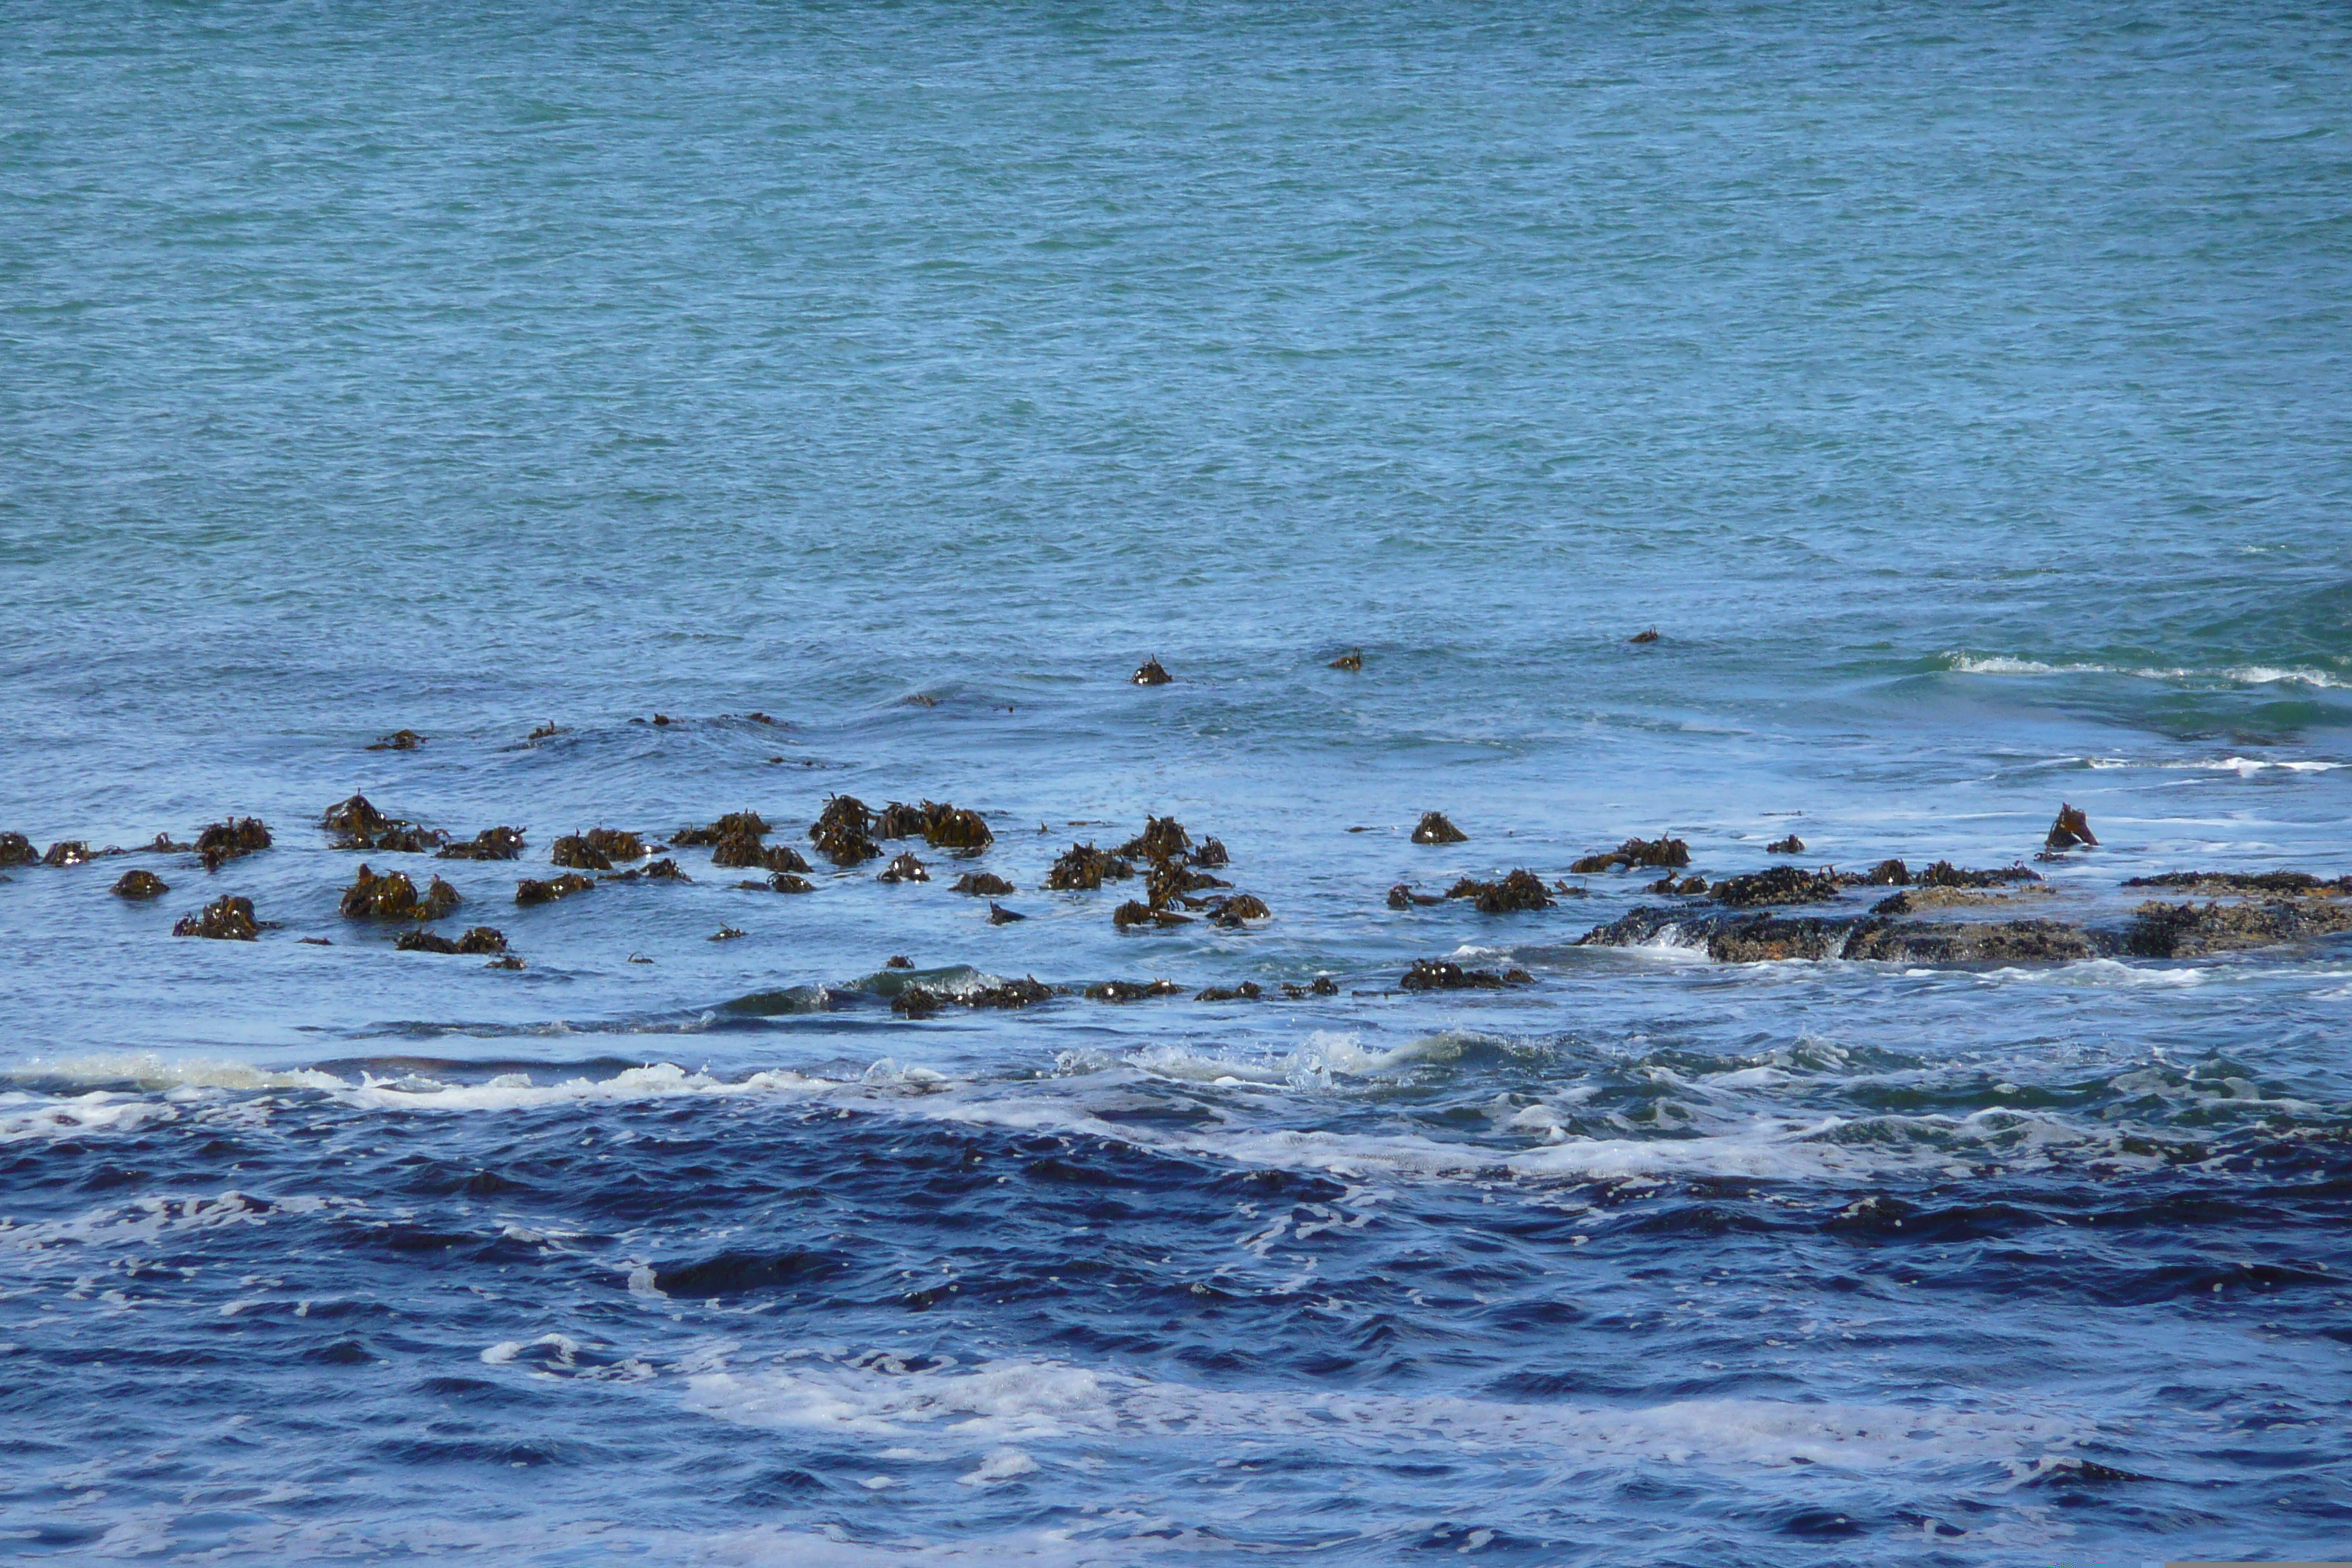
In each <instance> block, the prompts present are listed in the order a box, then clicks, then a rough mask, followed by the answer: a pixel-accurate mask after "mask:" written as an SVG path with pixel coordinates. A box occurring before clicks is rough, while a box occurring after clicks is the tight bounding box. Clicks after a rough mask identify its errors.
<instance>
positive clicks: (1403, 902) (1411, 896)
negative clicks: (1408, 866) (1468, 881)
mask: <svg viewBox="0 0 2352 1568" xmlns="http://www.w3.org/2000/svg"><path fill="white" fill-rule="evenodd" d="M1444 901H1445V900H1444V899H1443V898H1440V897H1439V896H1438V895H1437V894H1435V893H1416V892H1414V891H1413V890H1412V883H1410V882H1399V883H1398V884H1397V885H1396V886H1395V887H1393V888H1391V889H1389V908H1391V909H1392V910H1409V909H1412V907H1413V906H1414V905H1415V904H1442V903H1444Z"/></svg>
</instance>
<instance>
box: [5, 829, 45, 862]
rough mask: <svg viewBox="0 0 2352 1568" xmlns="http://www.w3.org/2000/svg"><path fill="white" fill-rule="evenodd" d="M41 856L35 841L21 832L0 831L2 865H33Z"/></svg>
mask: <svg viewBox="0 0 2352 1568" xmlns="http://www.w3.org/2000/svg"><path fill="white" fill-rule="evenodd" d="M40 858H41V856H40V852H39V851H38V850H37V849H35V848H34V847H33V841H32V840H31V839H29V838H27V837H25V836H24V835H23V834H21V833H0V866H31V865H36V864H37V863H38V862H39V860H40Z"/></svg>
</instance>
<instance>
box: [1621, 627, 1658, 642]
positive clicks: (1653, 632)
mask: <svg viewBox="0 0 2352 1568" xmlns="http://www.w3.org/2000/svg"><path fill="white" fill-rule="evenodd" d="M1625 640H1626V641H1627V642H1631V643H1653V642H1655V641H1657V640H1658V628H1657V627H1655V626H1652V627H1650V628H1649V629H1648V630H1647V631H1640V632H1635V633H1634V634H1633V636H1632V637H1627V638H1626V639H1625Z"/></svg>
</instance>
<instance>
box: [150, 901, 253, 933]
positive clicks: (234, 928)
mask: <svg viewBox="0 0 2352 1568" xmlns="http://www.w3.org/2000/svg"><path fill="white" fill-rule="evenodd" d="M260 933H261V925H260V922H259V921H256V920H255V919H254V918H253V900H251V899H241V898H238V897H237V896H236V894H234V893H223V894H222V895H221V896H220V897H219V898H217V899H215V900H213V901H212V902H211V903H209V904H206V905H205V909H204V912H203V913H202V914H195V915H188V916H186V917H184V919H182V920H181V921H179V923H177V924H176V925H174V926H173V928H172V934H173V936H202V937H210V938H211V939H212V940H213V941H215V942H252V941H254V940H255V939H256V938H257V937H258V936H259V935H260Z"/></svg>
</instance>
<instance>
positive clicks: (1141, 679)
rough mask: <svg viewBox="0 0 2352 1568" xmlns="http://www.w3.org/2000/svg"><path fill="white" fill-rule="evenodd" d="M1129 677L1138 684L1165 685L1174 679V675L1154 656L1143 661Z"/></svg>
mask: <svg viewBox="0 0 2352 1568" xmlns="http://www.w3.org/2000/svg"><path fill="white" fill-rule="evenodd" d="M1128 679H1130V680H1132V681H1134V682H1135V684H1136V685H1138V686H1165V685H1167V684H1168V682H1169V681H1170V680H1171V679H1174V677H1172V676H1171V675H1170V674H1169V673H1168V671H1167V670H1166V669H1165V668H1162V667H1161V665H1160V660H1159V658H1157V657H1154V658H1147V659H1145V660H1144V661H1143V663H1142V664H1141V665H1140V666H1139V667H1138V668H1137V669H1136V672H1135V673H1134V674H1133V675H1131V676H1129V678H1128Z"/></svg>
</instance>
